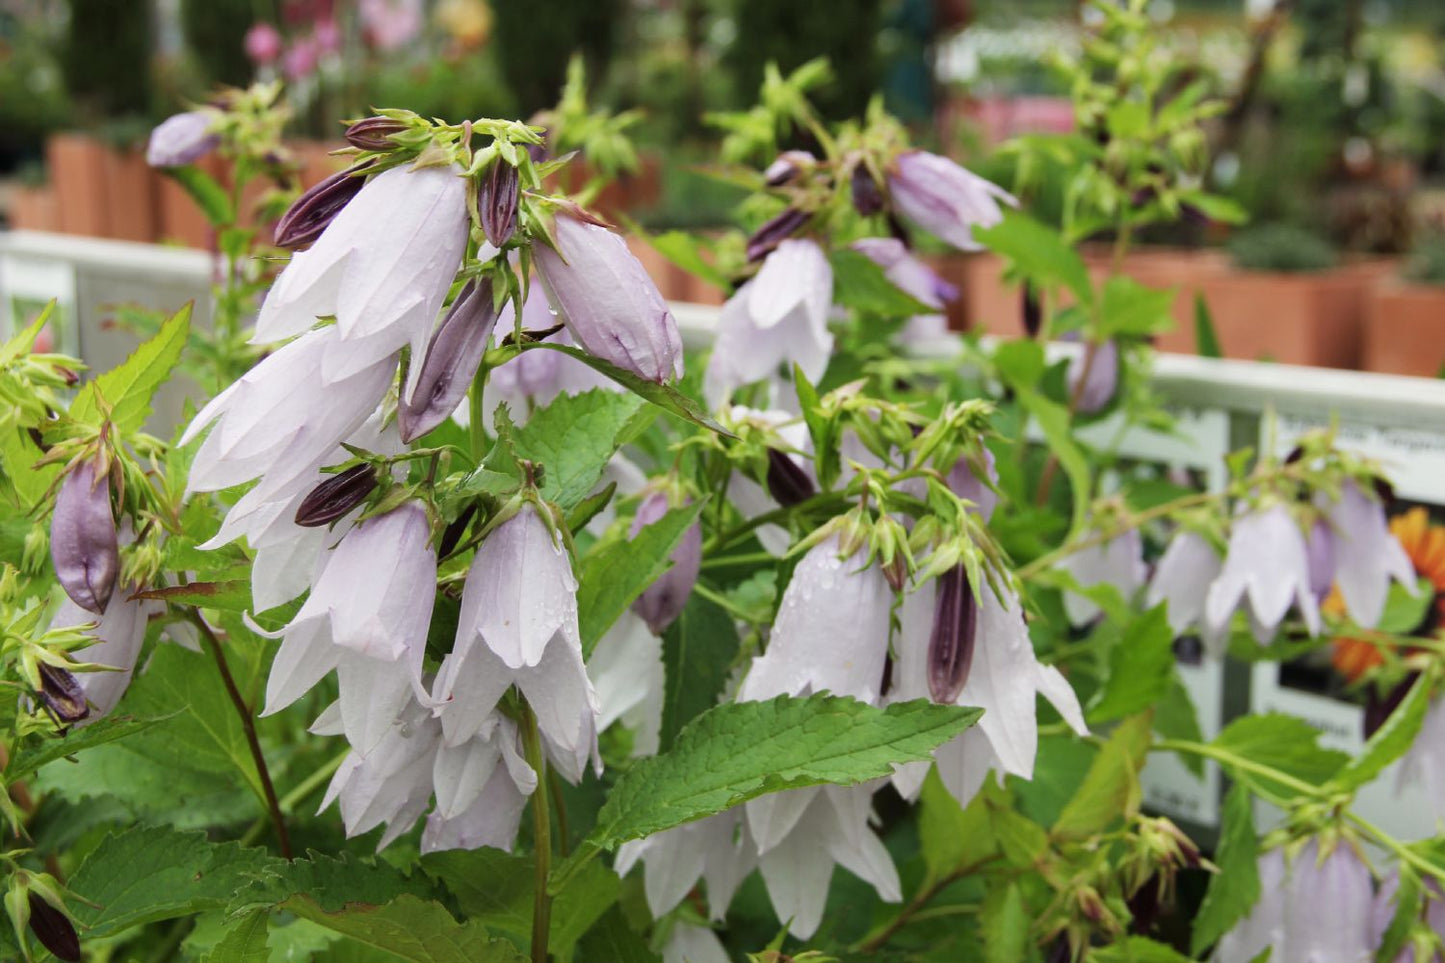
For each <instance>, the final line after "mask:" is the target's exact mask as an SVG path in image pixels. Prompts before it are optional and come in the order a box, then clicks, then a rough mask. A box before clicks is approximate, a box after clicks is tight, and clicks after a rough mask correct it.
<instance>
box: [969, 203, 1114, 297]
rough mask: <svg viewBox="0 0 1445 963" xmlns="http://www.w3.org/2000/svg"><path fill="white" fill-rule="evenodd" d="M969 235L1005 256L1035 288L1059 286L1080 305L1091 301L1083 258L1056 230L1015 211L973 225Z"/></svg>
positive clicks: (1092, 292) (1087, 273) (1087, 274)
mask: <svg viewBox="0 0 1445 963" xmlns="http://www.w3.org/2000/svg"><path fill="white" fill-rule="evenodd" d="M973 236H974V238H975V239H976V240H978V242H979V243H981V244H983V245H984V246H985V247H987V248H989V249H990V250H991V251H993V252H995V253H996V254H1001V255H1003V256H1004V257H1005V258H1007V259H1008V260H1009V262H1010V265H1011V267H1012V269H1013V270H1014V271H1016V272H1017V273H1018V274H1019V275H1021V276H1022V277H1023V278H1025V279H1027V280H1029V281H1032V282H1034V284H1035V286H1036V287H1039V288H1053V287H1058V286H1060V285H1062V286H1063V287H1065V288H1067V289H1068V290H1069V291H1071V292H1072V293H1073V295H1074V297H1075V298H1077V299H1078V300H1079V303H1080V304H1092V303H1093V300H1094V289H1093V286H1092V285H1091V284H1090V283H1089V270H1088V268H1087V267H1085V266H1084V260H1083V258H1081V257H1079V253H1078V252H1077V251H1075V250H1074V249H1073V247H1072V246H1070V245H1068V244H1066V243H1065V242H1064V239H1063V238H1062V237H1061V236H1060V235H1059V233H1058V232H1057V231H1054V230H1050V229H1049V228H1047V227H1045V226H1044V225H1042V224H1040V223H1039V222H1038V221H1035V220H1033V219H1032V218H1030V217H1028V216H1027V215H1025V214H1020V213H1018V212H1017V211H1005V212H1004V218H1003V220H1002V221H1000V222H999V223H998V224H995V225H994V226H993V227H989V228H980V227H975V228H974V229H973Z"/></svg>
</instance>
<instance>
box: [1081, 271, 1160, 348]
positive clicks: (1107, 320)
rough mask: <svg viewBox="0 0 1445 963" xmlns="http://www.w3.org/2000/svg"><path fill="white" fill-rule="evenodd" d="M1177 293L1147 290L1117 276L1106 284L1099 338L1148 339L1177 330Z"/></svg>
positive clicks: (1101, 307) (1100, 316) (1100, 309)
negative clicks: (1173, 311) (1175, 310)
mask: <svg viewBox="0 0 1445 963" xmlns="http://www.w3.org/2000/svg"><path fill="white" fill-rule="evenodd" d="M1173 306H1174V292H1173V291H1172V290H1170V289H1167V288H1166V289H1164V290H1160V289H1159V288H1151V287H1146V286H1145V285H1142V284H1140V283H1139V282H1138V281H1135V280H1134V279H1133V278H1130V277H1125V276H1124V275H1122V274H1116V275H1114V276H1113V277H1111V278H1109V280H1107V281H1105V282H1104V291H1103V300H1102V301H1101V302H1100V305H1099V337H1100V338H1118V337H1125V338H1148V337H1152V336H1153V335H1156V334H1162V333H1163V332H1165V331H1169V330H1171V329H1172V328H1173V327H1174V315H1173V313H1172V310H1173Z"/></svg>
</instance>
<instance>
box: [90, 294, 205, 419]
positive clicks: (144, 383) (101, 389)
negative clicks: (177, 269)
mask: <svg viewBox="0 0 1445 963" xmlns="http://www.w3.org/2000/svg"><path fill="white" fill-rule="evenodd" d="M190 331H191V305H189V304H187V305H186V306H185V307H183V308H181V309H180V310H179V311H177V312H176V313H175V314H173V315H171V317H170V318H169V320H167V321H166V322H165V323H164V324H162V325H161V329H160V330H159V331H158V332H156V335H155V337H153V338H151V339H150V340H148V341H145V342H143V343H142V344H141V345H140V347H138V348H136V349H135V351H134V352H132V353H131V356H130V357H128V358H126V359H125V361H123V362H121V364H120V365H118V366H117V367H115V368H112V369H111V370H110V371H107V372H106V373H105V374H103V375H101V376H100V377H98V378H96V379H95V380H93V381H89V382H87V383H86V384H85V386H84V387H83V388H81V389H80V393H79V394H77V395H76V397H75V402H74V403H73V404H71V406H70V417H71V418H73V419H75V420H76V421H81V422H86V423H88V424H93V425H98V424H100V421H101V402H102V401H103V402H104V404H105V405H108V406H109V407H110V420H111V423H112V424H114V425H115V427H116V429H117V430H118V431H119V432H120V433H121V434H122V435H129V434H132V433H134V432H136V431H138V430H140V428H141V426H142V425H144V424H145V420H146V418H148V417H150V413H151V398H152V397H153V396H154V395H155V393H156V389H157V388H159V387H160V386H161V384H163V383H164V382H165V380H166V378H168V377H169V376H170V373H171V369H172V368H174V367H175V366H176V362H177V361H179V360H180V358H181V351H182V349H184V348H185V346H186V339H187V337H189V335H190Z"/></svg>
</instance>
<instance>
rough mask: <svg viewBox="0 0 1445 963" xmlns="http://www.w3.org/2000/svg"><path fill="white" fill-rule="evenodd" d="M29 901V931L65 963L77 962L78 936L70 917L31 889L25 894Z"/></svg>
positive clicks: (78, 956) (78, 952)
mask: <svg viewBox="0 0 1445 963" xmlns="http://www.w3.org/2000/svg"><path fill="white" fill-rule="evenodd" d="M25 895H26V896H27V897H28V898H29V903H30V932H32V933H34V934H35V938H36V939H37V940H39V941H40V945H41V946H43V947H45V948H46V949H47V950H49V951H50V952H51V953H53V954H54V955H55V958H56V959H60V960H65V961H66V963H79V960H80V936H79V935H78V934H77V933H76V932H75V924H74V923H72V922H71V921H70V917H69V916H66V915H65V913H63V912H62V911H60V910H59V909H56V908H55V907H54V906H51V905H50V904H49V903H47V902H46V901H45V900H44V899H43V898H42V897H40V896H38V895H36V894H35V892H34V891H33V890H32V891H30V892H28V893H26V894H25Z"/></svg>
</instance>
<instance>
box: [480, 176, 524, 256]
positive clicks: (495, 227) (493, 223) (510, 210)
mask: <svg viewBox="0 0 1445 963" xmlns="http://www.w3.org/2000/svg"><path fill="white" fill-rule="evenodd" d="M520 198H521V182H520V181H519V180H518V179H517V169H516V168H515V167H513V166H512V165H511V164H508V163H507V162H506V161H504V160H502V159H501V158H500V157H499V158H497V159H496V160H495V161H494V162H493V163H492V167H491V169H490V170H488V171H487V179H486V180H484V181H482V187H481V190H480V191H479V192H478V193H477V213H478V214H479V215H481V220H482V231H483V233H485V234H486V235H487V240H488V241H490V242H491V244H492V246H493V247H501V246H502V245H503V244H506V243H507V241H508V240H510V239H511V237H512V234H513V232H515V231H516V230H517V201H518V200H519V199H520Z"/></svg>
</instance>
